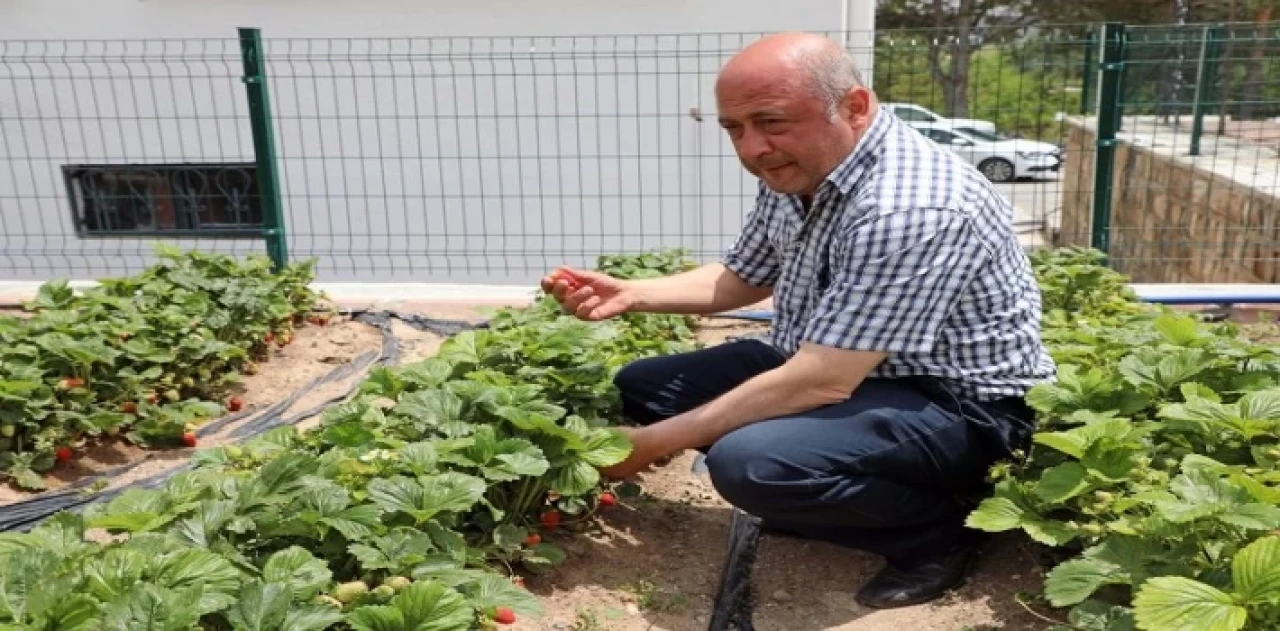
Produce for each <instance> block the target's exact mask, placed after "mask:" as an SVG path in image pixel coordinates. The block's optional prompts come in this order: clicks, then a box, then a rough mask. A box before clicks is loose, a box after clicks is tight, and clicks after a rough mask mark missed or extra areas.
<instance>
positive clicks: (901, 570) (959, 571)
mask: <svg viewBox="0 0 1280 631" xmlns="http://www.w3.org/2000/svg"><path fill="white" fill-rule="evenodd" d="M977 556H978V547H977V546H975V545H965V546H962V547H959V548H957V549H955V550H954V551H952V552H950V553H948V554H945V555H943V556H940V557H937V558H933V559H929V560H926V561H924V562H922V563H918V564H915V565H912V566H910V567H900V566H895V565H893V564H889V565H887V566H885V568H884V569H883V570H880V573H879V574H876V575H875V576H874V577H873V578H872V579H871V580H870V581H868V582H867V584H866V585H863V586H862V589H860V590H858V593H857V595H856V596H855V600H857V601H858V604H861V605H863V606H865V607H872V608H875V609H892V608H894V607H908V606H911V605H918V604H920V603H925V602H929V601H931V600H934V599H935V598H938V597H940V596H942V595H943V594H945V593H947V591H948V590H951V589H954V588H956V587H959V586H960V585H963V584H964V582H965V579H967V578H968V577H969V572H970V571H971V570H972V569H973V564H974V561H975V560H977Z"/></svg>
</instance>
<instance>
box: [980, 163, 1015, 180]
mask: <svg viewBox="0 0 1280 631" xmlns="http://www.w3.org/2000/svg"><path fill="white" fill-rule="evenodd" d="M978 170H979V171H982V174H983V175H985V176H987V179H988V180H991V181H992V182H1012V181H1013V176H1014V172H1013V163H1012V162H1009V161H1008V160H1005V159H1004V158H988V159H986V160H983V161H982V164H979V165H978Z"/></svg>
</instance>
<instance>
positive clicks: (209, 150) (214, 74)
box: [0, 38, 262, 279]
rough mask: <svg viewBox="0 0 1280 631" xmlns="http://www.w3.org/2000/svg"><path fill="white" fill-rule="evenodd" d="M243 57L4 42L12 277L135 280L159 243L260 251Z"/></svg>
mask: <svg viewBox="0 0 1280 631" xmlns="http://www.w3.org/2000/svg"><path fill="white" fill-rule="evenodd" d="M240 63H241V58H240V46H239V43H238V41H237V40H236V39H235V38H227V39H206V40H70V41H62V40H42V41H34V40H33V41H20V40H19V41H15V40H7V41H4V40H0V274H2V275H3V276H4V277H7V278H31V279H42V278H48V277H50V276H70V277H74V278H88V277H97V276H103V275H112V274H121V273H128V272H131V271H134V270H137V269H138V268H140V267H142V266H144V265H146V264H147V263H149V262H150V261H151V260H152V258H151V253H152V245H151V243H152V242H153V241H155V240H156V238H157V237H158V236H159V237H160V238H164V240H166V241H169V242H172V243H175V244H177V245H180V246H182V247H188V248H197V249H208V250H213V251H223V252H234V253H248V252H260V251H261V250H262V247H261V243H260V240H259V239H260V238H259V237H257V236H256V235H257V232H256V231H251V232H250V233H248V234H244V233H243V228H244V227H245V226H250V227H252V226H253V225H255V224H256V222H258V221H260V218H259V217H256V216H255V215H254V210H253V209H255V208H257V207H258V204H259V201H260V200H259V199H257V193H256V189H255V187H254V186H252V169H253V166H252V163H253V161H254V154H253V142H252V137H251V132H250V128H249V119H248V112H247V110H246V106H245V97H244V92H243V89H242V87H241V85H240V76H241V70H240ZM123 165H140V166H141V167H142V168H140V169H134V170H132V172H131V173H129V174H127V175H126V174H123V171H122V170H121V169H119V168H118V167H120V166H123ZM213 165H217V166H216V167H214V166H213ZM73 200H74V201H75V203H74V204H73ZM73 209H74V210H76V211H77V212H79V213H80V220H79V221H76V220H74V219H73ZM197 230H198V232H197ZM215 234H216V235H221V236H228V235H234V236H242V237H247V238H249V239H252V240H223V239H214V238H211V237H212V235H215ZM103 235H110V236H103Z"/></svg>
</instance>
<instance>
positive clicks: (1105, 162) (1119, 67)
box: [1090, 22, 1124, 253]
mask: <svg viewBox="0 0 1280 631" xmlns="http://www.w3.org/2000/svg"><path fill="white" fill-rule="evenodd" d="M1123 72H1124V24H1121V23H1117V22H1108V23H1107V24H1106V25H1105V26H1103V28H1102V78H1101V80H1100V81H1099V86H1098V88H1099V94H1098V141H1097V146H1098V155H1097V156H1096V159H1095V160H1094V167H1093V226H1092V235H1091V236H1092V238H1091V239H1090V242H1091V244H1092V246H1093V247H1094V248H1096V249H1098V250H1101V251H1102V252H1104V253H1108V252H1109V250H1110V247H1111V188H1112V183H1113V182H1114V180H1115V178H1114V172H1115V164H1116V131H1117V130H1118V129H1119V126H1120V116H1119V109H1120V98H1119V97H1120V78H1121V74H1122V73H1123Z"/></svg>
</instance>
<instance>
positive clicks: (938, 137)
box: [924, 129, 957, 145]
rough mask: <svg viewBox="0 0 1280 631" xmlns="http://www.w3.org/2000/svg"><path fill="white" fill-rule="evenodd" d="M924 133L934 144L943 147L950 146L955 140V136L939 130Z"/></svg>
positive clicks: (928, 130)
mask: <svg viewBox="0 0 1280 631" xmlns="http://www.w3.org/2000/svg"><path fill="white" fill-rule="evenodd" d="M924 133H925V135H927V136H929V137H930V138H932V139H933V141H934V142H936V143H940V144H944V145H949V144H951V141H952V140H954V139H956V138H957V136H956V135H955V134H953V133H951V132H949V131H943V130H941V129H927V130H925V132H924Z"/></svg>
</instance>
